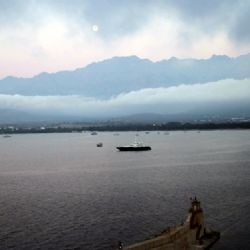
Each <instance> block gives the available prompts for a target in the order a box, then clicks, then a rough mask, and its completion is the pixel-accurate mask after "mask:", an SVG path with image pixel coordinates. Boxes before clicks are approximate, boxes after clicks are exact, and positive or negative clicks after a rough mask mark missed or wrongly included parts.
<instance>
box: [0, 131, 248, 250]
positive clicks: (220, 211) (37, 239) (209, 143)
mask: <svg viewBox="0 0 250 250" xmlns="http://www.w3.org/2000/svg"><path fill="white" fill-rule="evenodd" d="M135 137H137V139H139V140H141V141H143V142H144V144H146V145H149V146H151V147H152V150H151V151H145V152H119V151H118V150H117V149H116V147H117V146H119V145H126V144H129V143H131V142H133V141H134V138H135ZM99 142H102V143H103V147H97V146H96V144H97V143H99ZM195 196H196V197H197V199H199V200H200V201H201V205H202V208H203V210H204V215H205V223H206V224H207V225H208V226H209V227H210V228H212V229H214V230H218V231H220V232H221V238H220V240H219V241H218V242H217V243H216V244H215V245H214V247H213V249H217V250H218V249H226V250H227V249H230V250H231V249H234V250H245V249H246V250H247V249H250V237H249V236H250V130H218V131H176V132H164V131H158V132H157V131H154V132H150V133H146V132H133V131H132V132H118V133H116V132H98V134H97V135H91V133H90V132H83V133H58V134H56V133H55V134H23V135H18V134H16V135H12V136H11V137H10V138H4V137H2V136H0V249H1V250H3V249H18V250H19V249H20V250H27V249H28V250H29V249H32V250H33V249H34V250H38V249H39V250H45V249H46V250H47V249H59V250H64V249H67V250H72V249H75V250H79V249H84V250H85V249H86V250H106V249H107V250H113V249H114V250H115V249H117V244H118V241H122V242H123V244H124V245H125V246H126V245H129V244H131V243H135V242H138V241H141V240H144V239H148V238H150V237H152V236H153V235H155V234H158V233H160V232H161V231H163V230H164V229H166V228H168V227H171V226H174V225H176V224H180V223H181V222H183V221H185V220H186V217H187V212H188V209H189V207H190V198H191V197H195Z"/></svg>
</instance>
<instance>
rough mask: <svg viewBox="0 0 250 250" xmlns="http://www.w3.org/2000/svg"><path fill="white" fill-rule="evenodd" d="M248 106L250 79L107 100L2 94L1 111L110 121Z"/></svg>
mask: <svg viewBox="0 0 250 250" xmlns="http://www.w3.org/2000/svg"><path fill="white" fill-rule="evenodd" d="M240 105H245V106H247V105H248V107H249V112H250V79H245V80H232V79H227V80H222V81H218V82H210V83H206V84H194V85H185V84H183V85H179V86H174V87H169V88H147V89H141V90H139V91H132V92H129V93H121V94H120V95H118V96H115V97H112V98H110V99H107V100H98V99H95V98H86V97H84V96H76V95H70V96H21V95H3V94H0V109H1V110H14V111H22V112H29V113H35V114H43V115H44V114H48V115H72V116H85V117H110V116H122V115H128V114H135V113H145V112H147V113H148V112H155V113H163V114H180V113H186V112H192V111H198V110H199V111H202V110H207V109H210V110H211V109H215V110H216V109H218V108H220V107H224V108H225V107H227V108H228V109H231V108H232V109H233V108H234V107H236V106H240Z"/></svg>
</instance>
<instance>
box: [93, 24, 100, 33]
mask: <svg viewBox="0 0 250 250" xmlns="http://www.w3.org/2000/svg"><path fill="white" fill-rule="evenodd" d="M92 30H93V31H94V32H97V31H98V30H99V27H98V25H96V24H95V25H93V26H92Z"/></svg>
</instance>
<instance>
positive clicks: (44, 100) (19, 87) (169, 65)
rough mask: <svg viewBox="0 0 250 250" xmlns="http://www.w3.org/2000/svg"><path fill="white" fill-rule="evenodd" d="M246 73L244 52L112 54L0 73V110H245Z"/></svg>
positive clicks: (249, 75)
mask: <svg viewBox="0 0 250 250" xmlns="http://www.w3.org/2000/svg"><path fill="white" fill-rule="evenodd" d="M31 66H32V65H31ZM249 79H250V54H246V55H242V56H239V57H236V58H230V57H228V56H216V55H214V56H212V57H211V58H209V59H201V60H197V59H177V58H174V57H173V58H170V59H169V60H163V61H159V62H152V61H150V60H148V59H140V58H138V57H136V56H129V57H114V58H111V59H108V60H104V61H102V62H98V63H92V64H90V65H88V66H86V67H84V68H80V69H76V70H74V71H61V72H57V73H51V74H49V73H42V74H39V75H37V76H34V77H32V78H16V77H7V78H5V79H2V80H0V114H4V115H2V117H5V118H4V120H5V121H7V120H8V117H9V119H10V120H12V121H13V120H15V118H16V120H20V117H18V114H20V116H21V117H25V115H24V114H27V117H29V120H32V115H34V116H33V117H34V119H35V120H37V119H38V117H39V116H41V117H45V116H48V117H50V118H51V117H53V116H54V115H56V116H60V117H70V116H71V117H79V118H84V117H95V118H96V117H100V118H105V117H106V118H107V117H113V116H122V115H133V114H136V113H145V112H150V113H161V114H169V115H175V114H178V115H181V114H183V115H185V116H186V115H187V114H197V113H199V114H206V113H209V114H213V113H214V114H216V115H218V114H230V113H232V115H237V114H238V115H249V114H250V80H249ZM6 114H7V115H6ZM8 114H9V115H8ZM13 114H15V115H13ZM6 116H7V117H6ZM0 120H1V118H0ZM2 120H3V119H2ZM21 120H22V119H21Z"/></svg>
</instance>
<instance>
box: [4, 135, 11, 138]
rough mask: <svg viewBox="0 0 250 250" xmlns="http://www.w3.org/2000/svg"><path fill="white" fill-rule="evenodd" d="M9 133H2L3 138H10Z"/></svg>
mask: <svg viewBox="0 0 250 250" xmlns="http://www.w3.org/2000/svg"><path fill="white" fill-rule="evenodd" d="M10 137H11V135H3V138H10Z"/></svg>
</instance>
